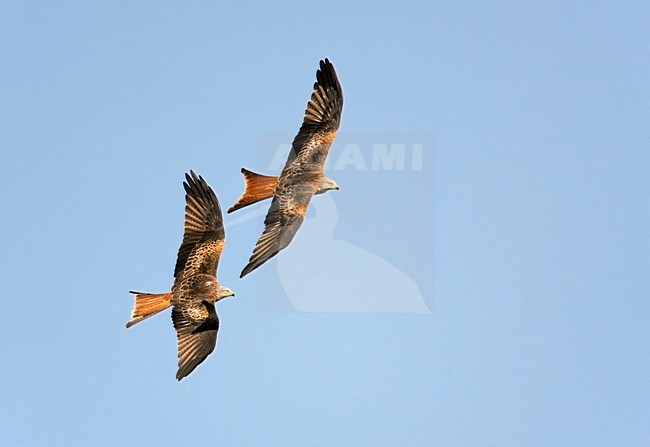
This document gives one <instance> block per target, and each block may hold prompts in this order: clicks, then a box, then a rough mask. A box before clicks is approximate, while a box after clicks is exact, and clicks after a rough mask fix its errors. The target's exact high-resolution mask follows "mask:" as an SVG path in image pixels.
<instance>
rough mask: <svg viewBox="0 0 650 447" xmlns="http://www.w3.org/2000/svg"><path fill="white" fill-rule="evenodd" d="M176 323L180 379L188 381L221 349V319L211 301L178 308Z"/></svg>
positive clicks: (175, 312)
mask: <svg viewBox="0 0 650 447" xmlns="http://www.w3.org/2000/svg"><path fill="white" fill-rule="evenodd" d="M172 321H173V322H174V329H176V340H177V344H178V372H177V373H176V379H177V380H181V379H182V378H183V377H187V376H188V375H189V374H190V373H191V372H192V371H194V368H196V367H197V366H199V365H200V364H201V363H202V362H203V361H204V360H205V359H206V358H207V357H208V355H210V354H211V353H212V351H214V348H215V346H216V345H217V332H218V331H219V317H218V316H217V312H216V310H215V308H214V304H212V303H209V302H207V301H203V302H201V303H196V304H190V305H185V306H175V307H174V309H173V310H172Z"/></svg>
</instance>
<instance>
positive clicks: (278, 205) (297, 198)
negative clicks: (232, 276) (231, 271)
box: [239, 187, 313, 278]
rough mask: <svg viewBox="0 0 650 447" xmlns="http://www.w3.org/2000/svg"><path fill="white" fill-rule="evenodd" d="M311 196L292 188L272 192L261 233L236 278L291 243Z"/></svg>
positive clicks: (246, 273)
mask: <svg viewBox="0 0 650 447" xmlns="http://www.w3.org/2000/svg"><path fill="white" fill-rule="evenodd" d="M279 189H280V188H279ZM312 197H313V192H311V191H310V192H307V193H304V192H301V191H300V190H296V189H295V188H292V187H287V188H283V189H281V192H280V191H278V192H276V195H275V197H273V201H272V202H271V208H269V211H268V213H267V214H266V219H265V220H264V226H265V227H264V232H263V233H262V235H261V236H260V237H259V239H258V240H257V243H256V244H255V248H254V249H253V254H252V255H251V257H250V260H249V261H248V265H247V266H246V267H244V270H242V272H241V275H240V276H239V277H240V278H243V277H244V276H246V275H248V274H249V273H250V272H252V271H253V270H255V269H256V268H258V267H259V266H260V265H262V264H264V263H265V262H266V261H268V260H269V259H271V258H272V257H273V256H275V255H277V254H278V253H279V252H280V250H283V249H284V248H286V247H287V246H288V245H289V244H290V243H291V241H292V240H293V237H294V236H295V235H296V232H297V231H298V229H299V228H300V226H301V225H302V222H303V220H305V213H306V212H307V206H308V205H309V201H310V200H311V198H312Z"/></svg>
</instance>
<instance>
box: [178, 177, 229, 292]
mask: <svg viewBox="0 0 650 447" xmlns="http://www.w3.org/2000/svg"><path fill="white" fill-rule="evenodd" d="M183 187H184V188H185V203H186V205H185V230H184V233H183V242H182V244H181V247H180V248H179V249H178V256H177V258H176V268H175V269H174V278H176V281H175V282H174V287H177V285H178V284H180V282H181V281H182V279H183V278H184V277H190V276H192V275H195V274H198V273H206V274H209V275H213V276H216V273H217V267H218V265H219V257H220V256H221V251H222V249H223V244H224V241H225V238H226V235H225V232H224V229H223V215H222V213H221V206H220V205H219V200H218V199H217V196H216V195H215V193H214V191H213V190H212V188H210V187H209V186H208V184H207V183H206V182H205V180H204V179H203V177H201V176H197V175H196V174H195V173H194V172H193V171H190V174H185V182H183Z"/></svg>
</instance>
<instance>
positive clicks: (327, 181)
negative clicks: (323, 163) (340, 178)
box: [316, 177, 339, 194]
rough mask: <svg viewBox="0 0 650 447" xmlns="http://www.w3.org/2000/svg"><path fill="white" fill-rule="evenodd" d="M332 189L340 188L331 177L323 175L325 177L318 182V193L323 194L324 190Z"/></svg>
mask: <svg viewBox="0 0 650 447" xmlns="http://www.w3.org/2000/svg"><path fill="white" fill-rule="evenodd" d="M330 189H336V190H338V189H339V185H337V184H336V182H335V181H334V180H332V179H331V178H327V177H323V179H322V180H321V181H320V183H319V184H318V189H317V190H316V194H323V193H324V192H327V191H329V190H330Z"/></svg>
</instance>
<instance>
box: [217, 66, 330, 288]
mask: <svg viewBox="0 0 650 447" xmlns="http://www.w3.org/2000/svg"><path fill="white" fill-rule="evenodd" d="M342 110H343V90H342V89H341V84H340V83H339V80H338V78H337V76H336V71H334V66H333V65H332V64H331V62H330V61H329V60H327V59H325V60H324V61H320V69H319V70H318V71H317V72H316V83H315V84H314V91H313V93H312V94H311V99H310V100H309V102H308V103H307V109H306V110H305V116H304V118H303V121H302V126H301V127H300V131H299V132H298V135H296V137H295V138H294V140H293V143H292V145H291V151H290V152H289V158H288V159H287V163H286V164H285V166H284V169H283V170H282V173H281V174H280V176H279V177H273V176H268V175H261V174H257V173H255V172H252V171H249V170H247V169H244V168H242V170H241V172H242V174H243V175H244V184H245V187H244V193H243V194H242V195H241V197H240V198H239V199H238V200H237V202H235V204H234V205H233V206H232V207H230V209H229V210H228V213H231V212H233V211H235V210H238V209H241V208H243V207H245V206H248V205H251V204H253V203H256V202H259V201H260V200H265V199H268V198H271V197H273V200H272V201H271V207H270V208H269V211H268V213H267V214H266V219H265V220H264V226H265V228H264V232H263V233H262V235H261V236H260V237H259V239H258V240H257V243H256V244H255V248H254V249H253V254H252V256H251V258H250V260H249V262H248V265H247V266H246V267H245V268H244V270H243V271H242V273H241V275H240V278H243V277H244V276H246V275H247V274H249V273H250V272H252V271H253V270H255V269H256V268H258V267H259V266H260V265H262V264H264V263H265V262H266V261H268V260H269V259H271V258H272V257H273V256H275V255H277V254H278V253H279V252H280V251H281V250H283V249H285V248H286V247H287V246H288V245H289V244H290V243H291V240H292V239H293V237H294V236H295V235H296V232H297V231H298V229H299V228H300V226H301V225H302V222H303V220H304V219H305V213H306V212H307V206H308V205H309V202H310V201H311V199H312V197H313V196H314V195H315V194H322V193H324V192H326V191H329V190H330V189H339V186H338V185H337V184H336V182H335V181H334V180H332V179H330V178H327V177H325V174H324V172H323V168H324V165H325V159H326V158H327V153H328V152H329V149H330V146H331V145H332V142H333V141H334V138H335V137H336V132H337V130H338V128H339V124H340V122H341V112H342Z"/></svg>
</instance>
